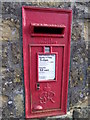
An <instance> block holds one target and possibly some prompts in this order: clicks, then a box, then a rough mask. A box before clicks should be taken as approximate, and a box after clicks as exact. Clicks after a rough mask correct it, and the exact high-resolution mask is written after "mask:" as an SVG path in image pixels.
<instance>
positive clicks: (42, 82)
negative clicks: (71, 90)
mask: <svg viewBox="0 0 90 120" xmlns="http://www.w3.org/2000/svg"><path fill="white" fill-rule="evenodd" d="M71 14H72V11H71V10H61V9H55V8H53V9H51V8H37V7H25V6H24V7H22V27H23V60H24V83H25V112H26V118H40V117H46V116H54V115H64V114H66V110H67V89H68V76H69V62H70V36H71V35H70V34H71Z"/></svg>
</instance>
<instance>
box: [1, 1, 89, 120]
mask: <svg viewBox="0 0 90 120" xmlns="http://www.w3.org/2000/svg"><path fill="white" fill-rule="evenodd" d="M20 1H21V0H20ZM29 1H30V0H29ZM23 5H27V6H39V7H54V8H64V9H72V10H73V22H72V36H71V57H70V74H69V75H70V76H69V89H68V112H67V115H65V116H62V117H60V116H58V117H52V118H51V117H50V118H45V119H59V118H72V119H74V118H87V119H89V118H90V114H89V112H90V104H89V98H90V97H89V96H90V95H89V92H90V90H89V77H90V64H89V50H90V47H89V45H90V33H89V28H90V1H89V2H55V0H52V2H44V1H43V0H42V1H41V0H38V1H36V2H0V6H1V8H0V9H1V10H0V48H1V49H0V63H1V66H0V71H1V74H0V77H1V78H2V79H1V80H0V90H1V91H0V116H1V118H2V119H3V120H4V119H8V118H17V119H20V118H21V119H24V118H25V114H24V111H25V110H24V108H25V106H24V81H23V76H24V75H23V54H22V42H23V41H22V13H21V7H22V6H23Z"/></svg>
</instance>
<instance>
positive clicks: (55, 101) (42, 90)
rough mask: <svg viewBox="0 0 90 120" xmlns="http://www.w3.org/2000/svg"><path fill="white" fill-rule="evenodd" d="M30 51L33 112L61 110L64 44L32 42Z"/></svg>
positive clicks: (31, 105) (31, 106)
mask: <svg viewBox="0 0 90 120" xmlns="http://www.w3.org/2000/svg"><path fill="white" fill-rule="evenodd" d="M29 52H30V54H29V55H30V56H29V58H30V59H29V61H30V66H29V68H30V99H31V103H30V109H31V112H42V111H43V112H44V111H53V110H60V109H61V99H62V98H61V96H62V78H63V58H64V46H63V45H59V44H58V45H56V44H55V45H54V44H53V45H49V44H48V46H46V45H44V44H40V45H39V44H37V45H36V44H30V45H29Z"/></svg>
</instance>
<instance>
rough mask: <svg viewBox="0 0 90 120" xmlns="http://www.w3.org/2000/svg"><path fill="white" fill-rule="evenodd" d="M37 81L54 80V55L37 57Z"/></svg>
mask: <svg viewBox="0 0 90 120" xmlns="http://www.w3.org/2000/svg"><path fill="white" fill-rule="evenodd" d="M38 57H39V60H38V65H39V68H38V71H39V81H43V80H55V54H51V55H48V54H47V55H39V56H38Z"/></svg>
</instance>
